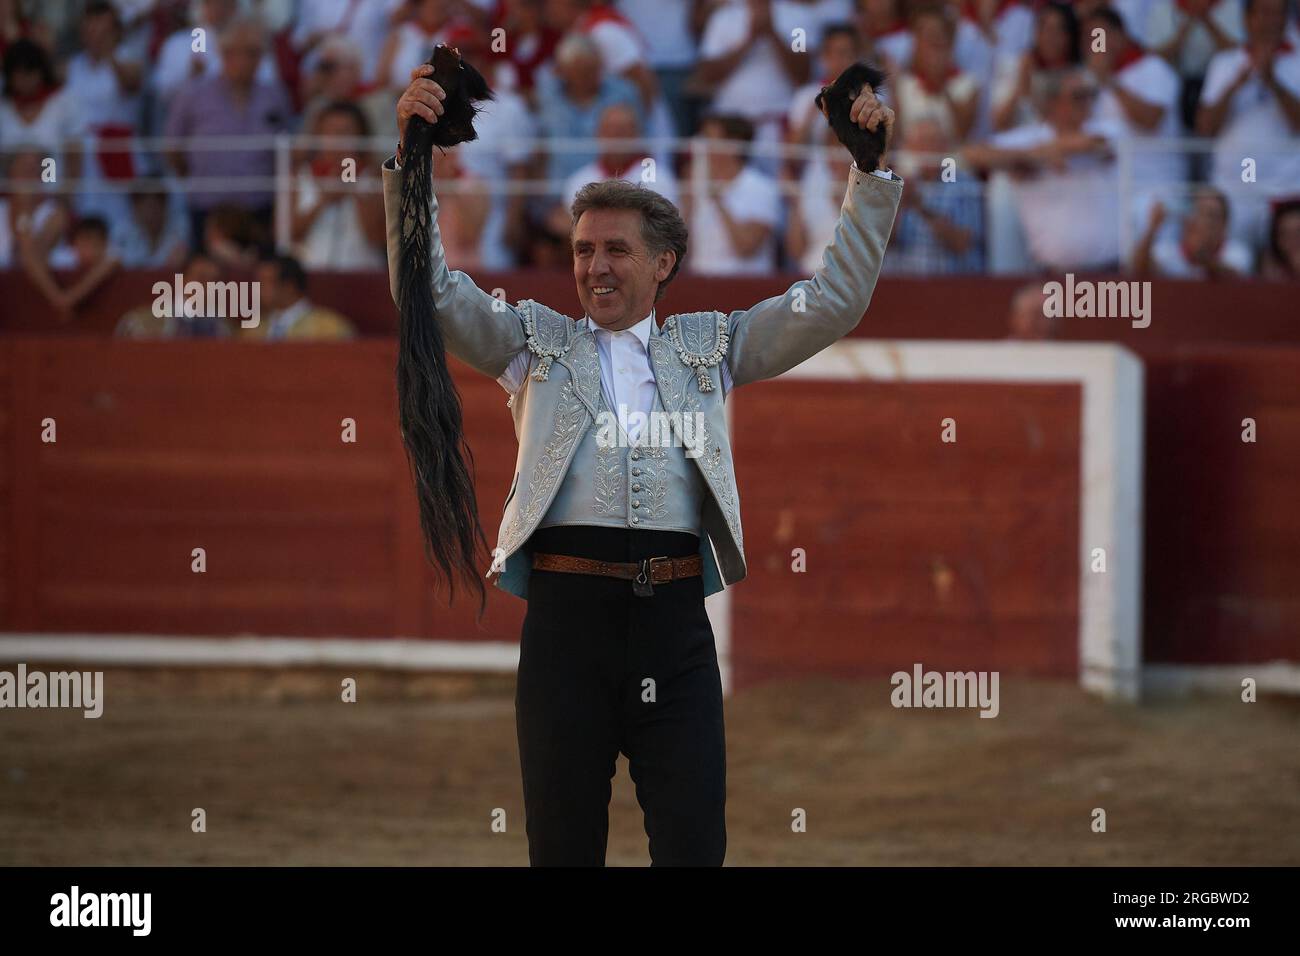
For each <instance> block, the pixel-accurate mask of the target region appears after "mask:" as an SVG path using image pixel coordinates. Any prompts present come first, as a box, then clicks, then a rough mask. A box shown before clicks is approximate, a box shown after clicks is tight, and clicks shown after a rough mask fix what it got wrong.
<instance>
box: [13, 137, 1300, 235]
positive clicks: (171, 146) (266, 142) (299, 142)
mask: <svg viewBox="0 0 1300 956" xmlns="http://www.w3.org/2000/svg"><path fill="white" fill-rule="evenodd" d="M1116 146H1117V155H1116V177H1115V188H1116V190H1117V194H1118V198H1119V202H1120V206H1121V208H1122V209H1125V208H1128V205H1129V202H1130V201H1131V200H1132V198H1133V197H1134V195H1135V193H1136V191H1137V189H1138V188H1145V187H1144V185H1143V184H1139V183H1137V182H1136V181H1135V173H1134V163H1135V160H1136V159H1137V157H1139V156H1141V155H1143V154H1153V153H1154V154H1178V155H1195V154H1211V155H1212V154H1213V152H1214V150H1215V149H1216V147H1217V146H1218V141H1217V140H1214V139H1206V138H1201V137H1176V138H1175V137H1169V138H1156V137H1143V138H1136V139H1135V138H1127V139H1122V140H1119V141H1117V143H1116ZM511 147H514V148H518V147H523V150H524V151H526V153H527V155H529V156H530V157H531V159H530V162H529V165H530V166H531V167H532V170H533V172H534V173H535V175H525V176H524V177H522V178H513V177H503V176H499V175H496V174H495V172H499V169H498V170H496V171H494V170H492V169H491V168H487V169H484V172H486V173H487V174H488V176H489V177H490V178H485V179H480V180H479V181H477V182H475V181H474V180H469V181H461V180H441V181H439V182H438V183H437V185H436V190H437V192H438V193H440V194H451V195H454V194H458V193H461V192H480V191H484V190H487V191H489V192H491V193H492V195H493V196H496V197H511V196H525V197H547V196H552V197H554V196H558V195H559V194H560V191H561V189H562V187H563V183H561V182H558V181H555V180H553V179H551V178H549V177H548V175H547V169H548V167H549V157H550V156H552V155H571V154H574V153H580V154H583V155H594V154H595V153H596V152H597V151H598V150H602V149H614V150H619V151H625V152H631V153H635V152H642V153H645V154H647V155H649V156H650V157H652V158H656V159H657V161H659V160H669V159H670V158H671V157H672V156H673V155H675V154H687V155H689V156H690V157H691V158H692V163H691V175H690V176H689V177H688V178H687V180H686V183H685V184H683V188H684V189H686V190H689V191H690V192H691V194H692V195H693V197H694V198H695V200H696V201H697V202H699V201H703V199H704V197H705V195H706V192H707V190H708V189H709V187H710V185H711V184H712V180H711V178H710V177H709V175H708V169H707V166H708V161H707V160H708V153H709V152H710V151H713V152H745V153H748V154H749V155H750V156H751V157H753V159H754V161H756V162H758V163H760V164H763V163H766V164H767V166H768V168H775V167H778V166H779V165H780V164H781V163H784V162H786V161H789V160H795V161H806V160H810V159H812V160H824V159H825V157H826V156H827V151H828V150H831V151H838V150H841V149H842V147H839V146H834V147H828V146H817V145H800V144H786V143H780V142H756V143H734V142H729V141H710V142H708V143H706V142H705V141H704V140H702V139H701V138H699V137H692V138H685V137H639V138H634V139H618V140H599V141H597V140H591V139H561V138H528V137H507V138H501V139H497V140H494V141H493V145H492V149H493V151H494V152H496V153H500V152H501V151H502V150H505V149H507V148H511ZM1258 147H1259V148H1258V149H1256V150H1254V153H1255V154H1256V156H1257V158H1258V157H1266V156H1273V155H1277V154H1285V155H1295V154H1296V153H1297V152H1300V138H1294V137H1293V138H1292V139H1290V140H1289V141H1285V140H1284V141H1281V142H1277V141H1274V142H1263V143H1260V144H1258ZM478 148H479V147H478V146H477V145H476V144H469V145H468V146H467V147H464V149H466V150H469V151H472V150H474V149H478ZM323 149H324V150H333V151H337V152H340V153H344V154H349V155H351V157H352V158H356V159H358V160H360V159H363V158H364V159H365V160H367V163H365V164H363V163H360V162H359V163H358V166H359V167H361V168H362V169H364V168H366V167H367V166H368V167H369V168H371V169H373V168H375V167H377V166H378V164H379V162H380V161H382V160H383V159H386V158H387V157H388V156H390V155H391V154H392V151H393V142H392V140H391V139H390V138H388V137H380V136H373V137H322V136H313V135H291V134H277V135H269V136H268V135H261V136H221V137H214V136H207V137H167V136H155V137H139V138H133V139H113V140H100V141H94V142H93V143H92V142H90V141H80V140H70V141H68V142H67V143H65V144H64V145H63V147H62V149H61V150H59V151H57V153H56V157H57V161H58V163H59V164H63V166H64V168H63V170H61V173H67V172H69V170H68V169H67V164H66V160H67V159H69V158H71V157H77V158H78V162H77V163H74V164H73V165H74V167H76V166H79V168H80V175H77V176H75V177H73V176H66V175H56V176H55V179H54V182H52V183H47V182H42V181H35V182H32V181H17V180H14V179H11V178H9V176H8V169H9V162H8V160H9V158H10V157H11V156H13V155H15V154H17V153H20V152H21V153H36V154H37V155H38V156H40V158H42V159H48V158H51V157H49V156H47V155H46V152H45V151H43V150H38V149H35V148H31V147H22V146H9V147H8V148H4V149H0V169H3V170H4V171H5V175H4V177H3V178H0V194H2V193H32V192H36V193H41V194H45V195H63V196H71V195H77V194H103V193H132V192H139V191H148V190H153V189H156V188H157V183H156V182H155V181H154V179H153V177H151V176H143V177H137V178H135V179H131V180H112V179H105V178H103V177H102V176H100V175H87V173H86V169H87V164H86V161H85V160H86V158H87V157H88V156H93V155H94V154H97V153H109V152H129V153H131V154H132V155H135V156H140V157H144V158H145V166H146V168H148V169H150V170H152V171H156V172H158V173H160V177H159V178H161V180H162V183H163V185H164V186H165V187H166V188H167V189H170V190H173V191H178V192H180V193H183V194H185V195H192V194H198V193H214V192H215V193H220V192H232V193H264V194H266V195H267V196H268V197H269V199H270V201H271V202H272V203H273V205H274V208H275V223H276V239H277V242H278V243H279V244H280V245H281V246H282V247H283V248H287V247H288V246H289V245H290V241H289V228H290V218H291V210H292V203H293V192H294V179H295V176H296V173H297V169H298V167H299V165H300V163H301V162H302V161H303V160H305V159H306V158H308V157H310V156H312V155H314V154H315V153H317V152H318V151H320V150H323ZM213 152H226V153H231V154H235V153H239V154H247V153H250V152H253V153H255V152H264V153H265V154H266V158H265V169H266V172H265V174H263V175H250V176H224V175H223V176H187V175H181V174H178V173H176V172H175V170H174V169H173V168H172V167H171V165H170V157H171V156H174V155H176V154H181V155H194V154H197V153H213ZM909 155H910V156H911V157H912V158H921V159H927V160H941V159H946V158H949V157H948V156H946V155H941V154H933V155H919V156H918V155H916V154H909V153H908V152H907V151H905V150H895V151H894V153H893V154H892V156H891V159H892V161H893V162H894V163H895V164H896V165H899V166H902V165H904V164H906V162H907V160H908V159H909ZM471 156H472V153H471ZM960 156H961V151H960V150H954V151H953V152H952V153H951V157H952V158H955V159H957V162H958V170H959V173H958V175H959V178H962V173H961V171H960V170H961V161H960ZM844 158H845V164H846V167H847V164H848V162H849V157H848V155H847V153H845V155H844ZM478 162H479V160H478V159H477V158H472V159H471V160H470V161H469V162H468V165H469V167H470V170H471V172H475V171H476V170H475V169H474V166H475V165H476V164H477V163H478ZM499 162H500V161H499V160H494V161H493V165H497V164H499ZM434 166H435V175H436V172H437V167H438V163H437V160H436V158H435V163H434ZM480 168H482V167H480ZM967 175H969V174H967ZM968 181H969V180H968ZM778 185H779V188H780V190H781V191H782V193H783V194H784V195H786V196H794V195H797V194H798V193H799V190H800V183H799V182H798V180H797V179H790V180H784V181H781V182H779V184H778ZM1147 185H1149V184H1147ZM1195 185H1196V183H1194V182H1191V181H1190V180H1188V179H1186V178H1183V179H1174V180H1171V181H1169V182H1167V183H1162V184H1161V185H1160V191H1161V192H1162V193H1164V194H1165V195H1169V196H1173V197H1179V198H1181V197H1183V196H1185V195H1186V193H1187V192H1188V191H1189V190H1191V189H1192V188H1194V187H1195ZM355 188H356V189H357V190H358V191H359V192H361V193H377V192H379V191H380V190H381V186H380V184H379V181H378V177H377V176H373V175H371V176H364V175H362V176H358V179H357V181H356V183H355ZM1297 188H1300V187H1297ZM1131 229H1132V224H1131V222H1130V219H1129V217H1128V216H1125V215H1121V216H1120V230H1121V235H1120V237H1119V238H1120V247H1121V248H1123V249H1127V248H1129V246H1130V244H1131V241H1132V238H1133V236H1132V234H1131Z"/></svg>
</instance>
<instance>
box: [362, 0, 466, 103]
mask: <svg viewBox="0 0 1300 956" xmlns="http://www.w3.org/2000/svg"><path fill="white" fill-rule="evenodd" d="M401 11H402V13H403V14H404V15H403V18H402V20H401V22H399V23H398V24H397V25H396V26H394V27H393V29H392V30H391V31H390V32H389V34H388V39H387V40H385V41H384V49H383V52H382V53H380V54H379V66H378V67H377V69H376V71H375V82H376V83H378V84H379V85H380V86H387V87H389V88H391V89H394V90H404V89H406V85H407V84H408V83H410V82H411V71H412V70H414V69H415V68H416V67H417V66H419V65H420V64H421V63H425V62H427V61H428V59H429V52H430V51H431V50H432V49H433V48H434V47H435V46H436V45H438V44H439V43H442V42H443V41H444V40H445V37H446V32H447V27H448V26H449V25H450V17H449V15H448V14H449V12H450V11H449V4H448V2H447V0H412V2H410V3H409V4H407V5H405V6H403V7H402V8H401Z"/></svg>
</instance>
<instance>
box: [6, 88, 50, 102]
mask: <svg viewBox="0 0 1300 956" xmlns="http://www.w3.org/2000/svg"><path fill="white" fill-rule="evenodd" d="M57 90H58V87H57V86H46V87H42V88H41V89H40V90H38V91H36V92H35V93H32V94H30V95H28V96H18V95H17V94H15V95H13V96H11V97H9V99H10V100H12V101H13V104H14V106H33V105H38V104H41V103H44V102H45V101H46V100H48V99H49V98H50V97H51V96H53V95H54V94H55V92H56V91H57Z"/></svg>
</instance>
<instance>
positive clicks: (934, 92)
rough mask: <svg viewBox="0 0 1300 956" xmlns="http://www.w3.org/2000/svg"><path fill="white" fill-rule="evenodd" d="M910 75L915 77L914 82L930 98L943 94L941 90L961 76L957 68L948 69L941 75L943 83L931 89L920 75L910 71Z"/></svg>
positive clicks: (928, 83)
mask: <svg viewBox="0 0 1300 956" xmlns="http://www.w3.org/2000/svg"><path fill="white" fill-rule="evenodd" d="M912 75H913V76H914V77H916V82H917V83H918V84H920V86H921V89H922V90H924V91H925V92H926V93H928V94H930V95H931V96H938V95H939V94H940V93H942V92H943V88H944V87H945V86H947V85H948V84H949V83H950V82H951V81H952V80H953V79H955V78H956V77H958V76H960V75H961V70H959V69H957V67H955V66H950V67H948V72H947V73H945V74H944V75H943V82H942V83H941V84H940V85H939V86H937V87H931V86H930V82H929V81H928V80H927V79H926V78H925V77H924V76H922V75H921V74H920V73H918V72H916V70H913V71H912Z"/></svg>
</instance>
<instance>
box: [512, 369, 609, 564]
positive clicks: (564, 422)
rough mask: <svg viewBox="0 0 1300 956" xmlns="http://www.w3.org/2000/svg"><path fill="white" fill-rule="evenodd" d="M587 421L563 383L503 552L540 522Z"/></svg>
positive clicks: (568, 383)
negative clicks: (525, 499)
mask: <svg viewBox="0 0 1300 956" xmlns="http://www.w3.org/2000/svg"><path fill="white" fill-rule="evenodd" d="M587 419H588V416H587V409H586V406H584V405H583V404H582V400H581V399H579V398H578V397H577V395H575V394H574V391H573V382H572V381H566V382H565V383H564V384H563V385H562V386H560V399H559V402H558V403H557V404H556V406H555V427H554V429H553V430H552V432H551V437H550V438H548V439H547V441H546V446H545V447H544V448H543V449H542V454H541V457H540V458H538V459H537V464H536V465H534V466H533V473H532V474H531V475H530V476H529V479H528V503H527V504H525V505H524V506H523V508H521V509H520V510H519V511H518V512H516V513H515V516H514V517H513V518H511V519H510V524H509V526H508V527H507V528H506V532H505V534H504V535H502V536H501V545H500V546H501V548H502V549H503V550H505V551H510V550H512V549H513V548H514V546H515V545H516V544H518V543H519V540H520V539H521V538H522V536H523V533H524V531H525V530H531V528H532V526H533V525H534V524H536V523H537V522H538V521H540V520H541V518H542V514H541V510H542V508H543V507H545V506H546V505H548V504H549V503H550V498H551V492H552V491H553V490H554V489H555V486H556V484H557V483H558V481H559V479H560V475H561V473H562V471H563V469H564V463H565V462H566V461H567V460H568V457H569V451H570V450H571V449H572V448H573V445H574V442H576V441H577V440H578V438H579V436H581V434H582V426H583V425H584V424H585V423H586V422H587Z"/></svg>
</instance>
